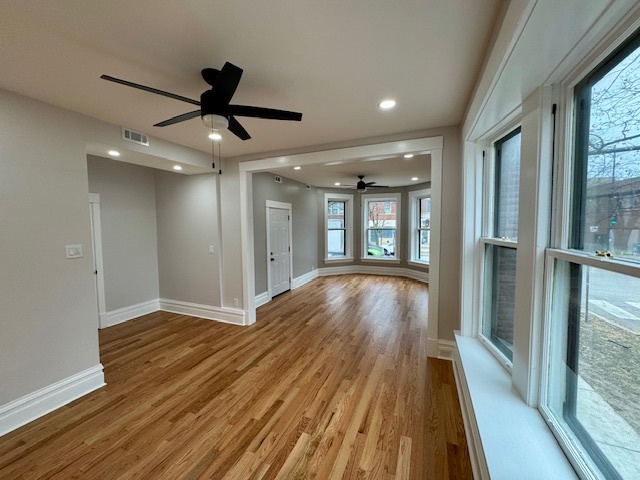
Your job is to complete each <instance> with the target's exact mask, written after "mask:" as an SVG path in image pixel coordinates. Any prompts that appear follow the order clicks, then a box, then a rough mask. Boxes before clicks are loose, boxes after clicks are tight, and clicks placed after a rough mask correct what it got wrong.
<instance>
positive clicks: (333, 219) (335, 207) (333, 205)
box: [324, 193, 353, 261]
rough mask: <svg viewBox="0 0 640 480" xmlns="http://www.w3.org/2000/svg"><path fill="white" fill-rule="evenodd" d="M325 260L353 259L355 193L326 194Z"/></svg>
mask: <svg viewBox="0 0 640 480" xmlns="http://www.w3.org/2000/svg"><path fill="white" fill-rule="evenodd" d="M324 198H325V200H324V204H325V229H326V236H325V239H326V249H325V261H331V260H343V261H344V260H352V259H353V253H352V243H353V242H352V238H353V227H352V225H353V195H345V194H337V193H336V194H333V193H327V194H325V197H324Z"/></svg>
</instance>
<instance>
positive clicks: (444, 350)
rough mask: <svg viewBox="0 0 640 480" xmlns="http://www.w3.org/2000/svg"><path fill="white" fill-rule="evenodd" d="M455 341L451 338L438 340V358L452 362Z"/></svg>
mask: <svg viewBox="0 0 640 480" xmlns="http://www.w3.org/2000/svg"><path fill="white" fill-rule="evenodd" d="M455 349H456V342H455V341H453V340H438V358H439V359H440V360H449V361H451V362H453V357H454V351H455Z"/></svg>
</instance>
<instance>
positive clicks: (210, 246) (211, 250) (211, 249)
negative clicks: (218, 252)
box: [209, 245, 213, 253]
mask: <svg viewBox="0 0 640 480" xmlns="http://www.w3.org/2000/svg"><path fill="white" fill-rule="evenodd" d="M209 253H213V245H209Z"/></svg>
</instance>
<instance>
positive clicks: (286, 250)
mask: <svg viewBox="0 0 640 480" xmlns="http://www.w3.org/2000/svg"><path fill="white" fill-rule="evenodd" d="M269 248H270V252H267V253H269V254H270V255H269V257H268V260H269V267H270V270H271V275H270V279H271V285H269V287H270V288H269V289H270V290H271V296H272V297H275V296H276V295H280V294H281V293H282V292H286V291H287V290H291V278H290V277H289V267H290V255H291V245H290V244H289V210H283V209H281V208H269Z"/></svg>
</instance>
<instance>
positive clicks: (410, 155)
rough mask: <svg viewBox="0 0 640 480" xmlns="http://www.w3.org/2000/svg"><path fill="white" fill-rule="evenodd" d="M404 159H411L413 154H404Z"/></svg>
mask: <svg viewBox="0 0 640 480" xmlns="http://www.w3.org/2000/svg"><path fill="white" fill-rule="evenodd" d="M404 158H413V153H405V154H404Z"/></svg>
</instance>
